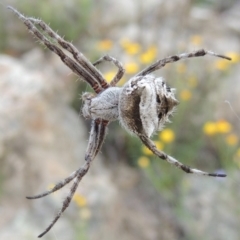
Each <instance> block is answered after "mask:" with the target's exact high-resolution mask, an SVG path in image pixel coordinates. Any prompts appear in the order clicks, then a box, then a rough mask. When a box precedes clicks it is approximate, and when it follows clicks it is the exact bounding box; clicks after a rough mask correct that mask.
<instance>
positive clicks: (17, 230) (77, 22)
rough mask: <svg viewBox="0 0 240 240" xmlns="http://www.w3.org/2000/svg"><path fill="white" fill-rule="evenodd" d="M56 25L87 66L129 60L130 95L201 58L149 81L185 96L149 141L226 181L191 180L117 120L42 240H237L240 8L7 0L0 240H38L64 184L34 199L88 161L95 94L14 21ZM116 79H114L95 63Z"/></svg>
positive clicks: (185, 0) (209, 0)
mask: <svg viewBox="0 0 240 240" xmlns="http://www.w3.org/2000/svg"><path fill="white" fill-rule="evenodd" d="M7 5H11V6H13V7H15V8H17V9H18V10H19V11H20V12H22V13H23V14H24V15H27V16H33V17H36V18H40V19H42V20H44V21H45V22H46V23H48V24H50V26H51V27H52V28H53V30H55V31H57V32H58V33H59V34H60V35H61V36H64V38H65V39H66V40H68V41H71V42H73V44H74V45H75V46H76V47H77V48H78V49H79V50H80V51H81V52H82V53H84V55H85V56H86V57H87V58H89V59H90V60H91V61H92V62H94V61H96V60H97V59H98V58H99V57H101V56H103V55H105V54H109V55H111V56H113V57H115V58H117V59H118V60H119V61H121V62H122V63H123V65H124V67H125V69H126V74H125V76H124V77H123V79H122V80H121V81H120V83H119V86H121V85H123V84H124V83H125V82H126V81H127V80H128V79H129V78H130V77H131V76H132V75H134V74H136V73H137V72H138V71H140V70H141V69H143V68H145V67H146V66H148V65H150V64H152V63H153V62H154V61H156V60H157V59H161V58H164V57H167V56H170V55H173V54H178V53H182V52H189V51H193V50H197V49H201V48H204V49H207V50H212V51H215V52H217V53H219V54H225V55H227V56H229V57H231V58H232V61H231V62H228V61H226V60H224V59H219V58H214V57H212V56H206V57H202V58H198V59H196V58H195V59H188V60H185V61H181V62H177V63H173V64H169V65H167V66H166V67H165V68H164V69H162V70H161V71H158V72H156V73H154V74H155V75H156V76H163V77H164V78H165V79H166V82H167V83H168V85H170V86H171V87H174V88H176V89H177V92H176V96H177V99H178V100H179V101H180V105H179V106H178V108H177V111H176V113H175V114H174V116H173V117H172V119H171V120H172V123H169V124H167V125H166V126H165V128H164V130H163V131H161V132H159V133H157V134H156V135H155V136H154V141H155V143H156V145H157V146H158V148H159V149H162V150H163V151H165V152H166V153H168V154H170V155H171V156H174V157H175V158H177V159H178V160H179V161H181V162H183V163H184V164H186V165H190V166H192V167H195V168H199V169H201V170H204V171H208V172H215V171H216V172H224V173H226V174H227V175H228V176H227V178H225V179H220V178H210V177H199V176H195V175H188V174H185V173H184V172H182V171H180V170H179V169H176V168H175V167H173V166H170V165H169V164H168V163H165V162H164V161H162V160H161V159H158V158H157V157H156V156H154V155H153V154H152V153H151V152H150V151H149V150H148V149H146V148H145V147H144V146H143V145H142V144H141V142H140V141H139V140H138V139H137V138H136V137H135V136H131V135H129V134H128V133H127V132H126V131H125V130H124V129H123V128H122V127H121V126H120V125H119V123H118V122H114V123H112V124H111V125H110V126H109V131H108V135H107V138H106V140H105V142H104V146H103V148H102V151H101V153H100V154H99V156H97V157H96V159H95V161H94V162H93V164H92V167H91V169H90V171H89V172H88V174H87V175H86V176H85V177H84V179H83V180H82V182H81V183H80V185H79V187H78V189H77V192H76V194H75V196H74V198H73V201H72V202H71V204H70V206H69V207H68V209H67V210H66V211H65V212H64V214H63V215H62V217H61V218H60V220H59V221H58V222H57V223H56V225H55V226H54V227H53V229H52V230H51V231H50V232H49V233H48V234H47V235H46V236H44V239H46V240H50V239H81V240H88V239H89V240H95V239H109V240H112V239H114V240H118V239H121V240H135V239H142V240H149V239H151V240H159V239H160V240H168V239H179V240H192V239H194V240H200V239H205V240H208V239H209V240H210V239H211V240H215V239H216V240H226V239H228V240H235V239H236V240H238V239H240V229H239V226H240V205H239V202H240V171H239V168H240V144H239V140H240V139H239V137H240V136H239V130H240V127H239V126H240V108H239V99H240V97H239V91H240V81H239V80H240V79H239V76H240V68H239V66H240V65H239V63H240V1H239V0H228V1H225V0H175V1H163V0H149V1H138V0H122V1H110V0H102V1H98V0H62V1H57V0H41V1H37V0H31V1H30V0H21V1H17V0H2V1H1V4H0V36H1V38H0V51H1V54H0V164H1V165H0V166H1V167H0V216H1V217H0V239H3V240H6V239H7V240H15V239H24V240H28V239H36V238H37V236H38V235H39V234H40V233H41V232H42V231H43V230H44V229H45V228H46V227H47V226H48V224H49V223H50V222H51V221H52V219H53V217H54V216H55V214H56V213H57V211H58V209H59V208H60V207H61V204H62V202H63V199H64V198H65V196H66V195H67V194H68V191H69V189H70V186H71V185H70V184H69V186H66V187H64V188H63V189H62V190H60V191H58V192H56V193H54V194H52V195H50V196H47V197H45V198H42V199H38V200H27V199H26V198H25V196H29V195H30V196H32V195H36V194H38V193H41V192H43V191H45V190H47V189H50V188H51V187H53V186H54V183H57V182H58V181H60V180H62V179H64V178H65V177H67V176H68V175H69V174H70V173H71V172H73V171H74V170H76V169H77V168H78V167H79V166H81V165H82V164H83V163H84V154H85V149H86V146H87V142H88V135H89V130H90V123H89V121H86V120H84V119H83V117H82V115H81V110H80V109H81V106H82V103H81V95H82V93H83V92H85V91H91V89H90V87H89V86H87V84H86V83H85V82H83V81H82V80H80V79H78V77H77V76H76V75H74V74H73V73H72V72H71V71H70V70H69V69H68V68H67V67H66V66H65V65H64V64H63V63H62V62H61V61H60V60H59V58H58V57H57V56H55V55H54V54H53V53H51V52H50V51H49V50H48V49H46V48H45V47H44V46H42V45H40V44H39V42H38V41H36V39H34V38H33V37H32V36H31V34H29V32H28V30H27V29H26V27H25V25H24V24H23V23H22V22H21V21H20V20H19V19H18V18H17V17H16V16H15V15H14V14H13V13H12V12H11V11H9V10H7V9H6V6H7ZM99 69H100V70H101V71H102V72H103V73H104V76H105V78H106V79H107V80H108V81H110V80H111V79H112V78H113V76H114V74H116V68H115V67H114V66H113V65H112V64H110V63H106V64H105V63H104V64H101V65H100V66H99Z"/></svg>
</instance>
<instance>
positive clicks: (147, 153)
mask: <svg viewBox="0 0 240 240" xmlns="http://www.w3.org/2000/svg"><path fill="white" fill-rule="evenodd" d="M142 152H143V153H144V154H146V155H153V152H152V151H151V150H150V149H149V148H147V147H146V146H144V145H143V147H142Z"/></svg>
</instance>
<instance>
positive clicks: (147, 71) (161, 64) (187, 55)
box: [136, 49, 231, 76]
mask: <svg viewBox="0 0 240 240" xmlns="http://www.w3.org/2000/svg"><path fill="white" fill-rule="evenodd" d="M205 55H212V56H214V57H220V58H224V59H226V60H229V61H230V60H231V58H230V57H227V56H224V55H220V54H217V53H214V52H211V51H206V50H204V49H200V50H197V51H194V52H190V53H182V54H179V55H173V56H170V57H167V58H164V59H160V60H158V61H157V62H155V63H153V64H152V65H150V66H149V67H147V68H145V69H143V70H142V71H141V72H139V73H138V74H137V75H136V76H145V75H147V74H150V73H151V72H154V71H156V70H158V69H160V68H163V67H164V66H165V65H166V64H168V63H173V62H177V61H179V60H182V59H186V58H192V57H202V56H205Z"/></svg>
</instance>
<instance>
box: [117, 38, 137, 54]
mask: <svg viewBox="0 0 240 240" xmlns="http://www.w3.org/2000/svg"><path fill="white" fill-rule="evenodd" d="M121 45H122V47H123V48H124V50H125V51H126V52H127V54H129V55H134V54H137V53H139V52H140V51H141V46H140V44H138V43H134V42H131V41H129V40H128V39H122V40H121Z"/></svg>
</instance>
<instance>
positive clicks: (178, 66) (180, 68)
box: [177, 63, 187, 73]
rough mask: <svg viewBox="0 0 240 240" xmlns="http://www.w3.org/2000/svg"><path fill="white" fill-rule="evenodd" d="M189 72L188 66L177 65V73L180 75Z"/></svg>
mask: <svg viewBox="0 0 240 240" xmlns="http://www.w3.org/2000/svg"><path fill="white" fill-rule="evenodd" d="M186 70H187V68H186V65H185V64H184V63H179V64H178V65H177V72H178V73H185V72H186Z"/></svg>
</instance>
